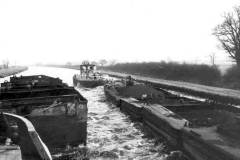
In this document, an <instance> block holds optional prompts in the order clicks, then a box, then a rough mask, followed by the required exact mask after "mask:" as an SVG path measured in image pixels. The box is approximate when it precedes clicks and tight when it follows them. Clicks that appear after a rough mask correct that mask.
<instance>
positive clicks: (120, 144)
mask: <svg viewBox="0 0 240 160" xmlns="http://www.w3.org/2000/svg"><path fill="white" fill-rule="evenodd" d="M76 73H78V71H77V70H71V69H60V68H48V67H30V68H29V70H27V71H25V72H23V73H21V74H18V76H19V75H37V74H44V75H48V76H52V77H59V78H61V79H62V80H63V82H65V83H68V84H69V85H72V77H73V75H74V74H76ZM8 79H9V78H8V77H7V78H4V79H1V82H2V81H4V80H8ZM78 90H79V91H80V93H81V94H82V95H83V96H85V97H86V98H87V99H88V144H87V147H79V148H77V153H79V156H76V155H74V156H72V158H71V159H81V158H82V157H85V159H99V160H101V159H102V160H103V159H141V160H147V159H160V160H161V159H165V158H164V157H166V155H165V154H164V151H165V150H166V149H165V148H166V147H165V145H163V143H157V142H156V141H155V140H154V139H151V138H148V137H146V136H145V135H144V134H143V132H142V126H141V123H137V122H134V123H133V122H132V121H131V120H130V119H129V118H128V117H127V116H126V115H125V114H123V113H121V112H120V111H119V109H118V108H117V107H116V106H115V105H113V104H111V103H109V102H107V101H106V98H105V95H104V91H103V87H102V86H101V87H97V88H95V89H78ZM64 152H65V151H64ZM80 154H84V155H85V156H82V155H80ZM66 159H69V157H68V158H66Z"/></svg>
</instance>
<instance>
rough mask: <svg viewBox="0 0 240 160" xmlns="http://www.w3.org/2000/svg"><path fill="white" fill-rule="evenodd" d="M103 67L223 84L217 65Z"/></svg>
mask: <svg viewBox="0 0 240 160" xmlns="http://www.w3.org/2000/svg"><path fill="white" fill-rule="evenodd" d="M102 69H104V70H109V71H115V72H124V73H129V74H135V75H142V76H149V77H153V78H161V79H166V80H176V81H186V82H192V83H199V84H205V85H213V86H219V85H220V84H221V73H220V71H219V69H218V68H217V67H216V66H208V65H195V64H179V63H166V62H149V63H119V64H116V65H112V66H105V67H102Z"/></svg>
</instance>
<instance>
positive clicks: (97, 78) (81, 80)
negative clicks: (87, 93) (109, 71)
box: [73, 61, 104, 88]
mask: <svg viewBox="0 0 240 160" xmlns="http://www.w3.org/2000/svg"><path fill="white" fill-rule="evenodd" d="M73 84H74V86H79V87H85V88H94V87H97V86H101V85H104V80H103V78H102V75H101V74H100V73H99V72H96V65H94V64H90V63H89V62H87V61H86V62H83V63H82V65H80V74H75V75H74V76H73Z"/></svg>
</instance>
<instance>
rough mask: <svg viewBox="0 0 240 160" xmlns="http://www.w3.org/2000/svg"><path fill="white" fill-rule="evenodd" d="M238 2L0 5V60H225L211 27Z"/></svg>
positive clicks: (22, 1) (44, 0)
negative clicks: (214, 56)
mask: <svg viewBox="0 0 240 160" xmlns="http://www.w3.org/2000/svg"><path fill="white" fill-rule="evenodd" d="M239 2H240V1H239V0H165V1H162V0H84V1H80V0H76V1H74V0H65V1H63V0H41V1H34V0H28V1H26V0H9V1H7V0H1V1H0V60H1V61H2V60H4V59H8V60H9V61H10V62H11V63H15V62H16V63H17V64H33V63H37V62H42V63H66V62H67V61H72V62H80V61H82V60H85V59H88V60H91V61H93V60H95V61H98V60H99V59H107V60H112V59H115V60H118V61H139V62H140V61H161V60H167V61H180V62H183V61H186V62H197V63H203V62H205V63H209V55H210V54H211V53H216V56H217V60H218V61H219V62H222V60H224V59H225V56H224V54H223V52H221V51H220V50H219V49H218V48H217V40H216V38H215V37H214V36H213V35H212V30H213V28H214V27H215V26H216V25H217V24H219V23H220V22H221V21H222V17H221V16H222V15H223V13H224V12H226V11H229V10H231V9H232V7H233V6H236V5H238V4H240V3H239ZM0 63H1V62H0Z"/></svg>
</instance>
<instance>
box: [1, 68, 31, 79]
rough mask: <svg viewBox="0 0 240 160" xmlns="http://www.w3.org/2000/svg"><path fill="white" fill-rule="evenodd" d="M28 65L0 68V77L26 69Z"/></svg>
mask: <svg viewBox="0 0 240 160" xmlns="http://www.w3.org/2000/svg"><path fill="white" fill-rule="evenodd" d="M27 69H28V67H25V66H13V67H9V68H3V69H0V78H4V77H8V76H11V75H15V74H18V73H20V72H23V71H26V70H27Z"/></svg>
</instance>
